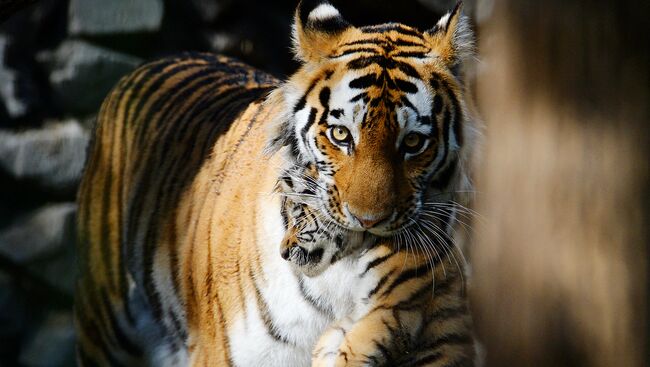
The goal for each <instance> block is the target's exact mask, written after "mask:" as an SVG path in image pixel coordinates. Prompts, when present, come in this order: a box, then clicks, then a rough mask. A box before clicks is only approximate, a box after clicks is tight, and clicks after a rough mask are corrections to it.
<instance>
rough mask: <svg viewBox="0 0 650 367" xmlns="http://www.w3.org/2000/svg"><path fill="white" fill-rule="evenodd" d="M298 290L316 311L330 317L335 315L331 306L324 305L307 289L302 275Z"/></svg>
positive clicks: (299, 278) (299, 277)
mask: <svg viewBox="0 0 650 367" xmlns="http://www.w3.org/2000/svg"><path fill="white" fill-rule="evenodd" d="M298 290H299V291H300V295H301V296H302V298H304V299H305V301H307V303H309V304H310V305H311V306H312V307H313V308H314V309H315V310H316V311H318V312H320V313H322V314H324V315H326V316H328V317H330V318H333V317H334V312H333V311H332V309H331V307H323V305H322V303H321V302H319V301H318V300H317V299H315V298H314V297H312V295H311V294H310V293H309V291H307V288H305V284H304V280H303V279H302V276H298Z"/></svg>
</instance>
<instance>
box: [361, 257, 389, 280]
mask: <svg viewBox="0 0 650 367" xmlns="http://www.w3.org/2000/svg"><path fill="white" fill-rule="evenodd" d="M393 255H395V252H391V253H389V254H387V255H384V256H380V257H378V258H376V259H374V260H372V261H371V262H369V263H368V265H366V268H365V269H364V271H363V272H362V273H361V276H364V275H366V273H367V272H368V271H369V270H370V269H372V268H374V267H376V266H379V265H380V264H382V263H383V262H384V261H386V260H388V259H390V258H391V257H392V256H393Z"/></svg>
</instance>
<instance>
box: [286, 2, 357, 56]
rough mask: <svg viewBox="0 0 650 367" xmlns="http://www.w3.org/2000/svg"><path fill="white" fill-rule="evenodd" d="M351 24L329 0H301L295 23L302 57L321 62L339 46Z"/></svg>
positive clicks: (296, 48) (296, 51) (297, 49)
mask: <svg viewBox="0 0 650 367" xmlns="http://www.w3.org/2000/svg"><path fill="white" fill-rule="evenodd" d="M350 27H351V25H350V24H349V23H348V22H347V21H346V20H345V19H343V17H342V16H341V14H340V13H339V11H338V9H336V8H335V7H334V6H332V4H330V3H328V2H327V1H322V0H320V1H319V0H301V1H300V3H298V7H297V8H296V14H295V17H294V23H293V49H294V55H295V56H296V58H297V59H298V60H299V61H302V62H304V63H307V62H318V61H320V60H321V59H322V58H324V57H326V56H328V55H329V54H330V53H331V51H332V50H333V49H334V47H336V45H337V43H338V41H339V40H340V38H341V36H342V35H343V33H344V32H345V31H346V30H347V29H348V28H350Z"/></svg>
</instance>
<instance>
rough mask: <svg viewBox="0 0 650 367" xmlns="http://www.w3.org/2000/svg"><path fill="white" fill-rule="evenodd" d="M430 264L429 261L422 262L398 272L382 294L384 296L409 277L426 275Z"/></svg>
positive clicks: (409, 278)
mask: <svg viewBox="0 0 650 367" xmlns="http://www.w3.org/2000/svg"><path fill="white" fill-rule="evenodd" d="M429 267H430V264H429V263H424V264H422V265H420V266H418V267H415V268H411V269H408V270H406V271H403V272H402V273H400V275H399V276H397V278H395V280H394V281H393V282H392V283H391V284H390V285H389V286H388V287H387V288H386V290H385V291H384V292H383V293H382V296H385V295H387V294H389V293H390V292H392V291H393V290H394V289H395V288H397V287H398V286H399V285H400V284H402V283H405V282H407V281H409V280H411V279H415V278H419V277H422V276H425V275H428V274H429V273H430V270H429Z"/></svg>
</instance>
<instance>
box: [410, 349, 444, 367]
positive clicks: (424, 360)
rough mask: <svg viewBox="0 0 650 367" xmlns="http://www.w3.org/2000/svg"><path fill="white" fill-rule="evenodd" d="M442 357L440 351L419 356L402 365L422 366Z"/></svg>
mask: <svg viewBox="0 0 650 367" xmlns="http://www.w3.org/2000/svg"><path fill="white" fill-rule="evenodd" d="M442 357H443V354H442V353H441V352H435V353H431V354H429V355H428V356H426V357H423V358H420V359H418V360H416V361H413V362H412V363H408V364H405V365H404V366H403V367H417V366H424V365H427V364H431V363H434V362H437V361H439V360H440V359H441V358H442Z"/></svg>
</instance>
